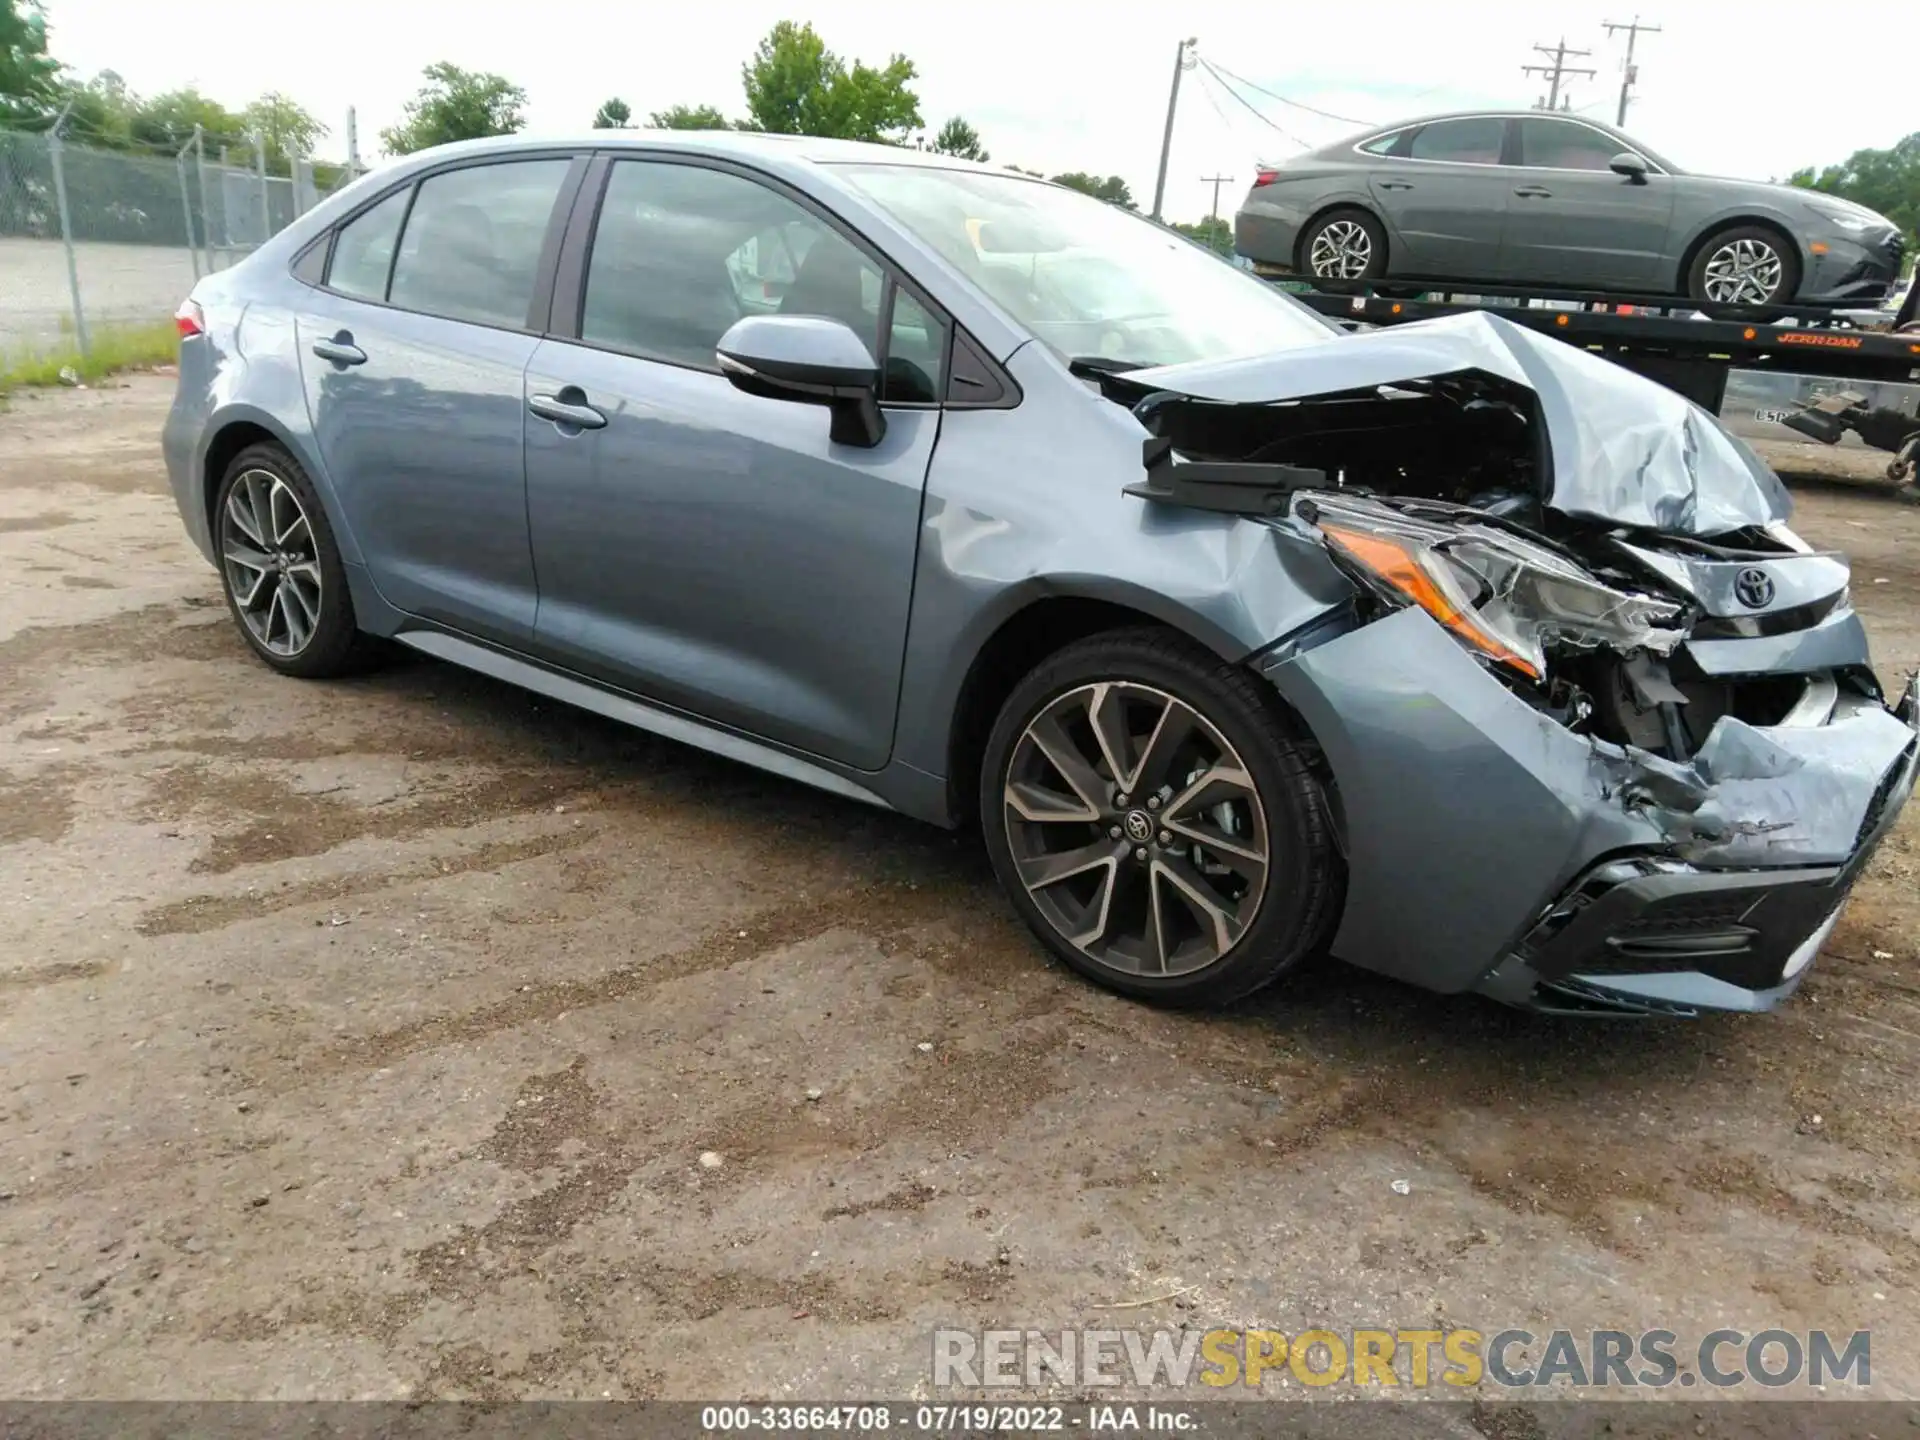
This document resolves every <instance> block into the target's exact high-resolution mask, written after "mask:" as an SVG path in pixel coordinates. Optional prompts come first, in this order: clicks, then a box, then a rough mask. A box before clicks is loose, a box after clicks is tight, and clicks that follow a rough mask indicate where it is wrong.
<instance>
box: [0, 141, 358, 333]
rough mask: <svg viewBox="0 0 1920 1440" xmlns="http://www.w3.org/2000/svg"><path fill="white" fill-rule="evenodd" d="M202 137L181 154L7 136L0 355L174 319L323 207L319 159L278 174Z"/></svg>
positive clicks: (2, 156) (0, 232)
mask: <svg viewBox="0 0 1920 1440" xmlns="http://www.w3.org/2000/svg"><path fill="white" fill-rule="evenodd" d="M209 149H210V147H207V146H205V145H203V144H201V143H199V142H198V141H197V140H195V141H190V142H189V143H188V144H187V146H186V147H185V148H183V149H182V150H181V151H180V152H179V153H178V154H177V155H173V156H167V155H156V154H150V153H144V152H139V151H124V150H106V149H99V148H95V147H93V146H87V145H78V144H75V143H73V142H72V141H70V140H65V139H62V138H61V137H59V136H58V135H56V134H53V133H51V132H38V133H26V132H20V131H7V130H0V357H4V356H5V355H7V354H22V353H27V354H31V353H39V352H47V351H52V350H56V349H66V348H70V347H71V348H81V349H84V348H86V346H87V344H88V343H89V341H90V340H91V338H92V337H93V336H94V335H95V334H103V333H106V332H109V331H112V330H115V329H120V328H126V327H133V326H146V325H153V324H160V323H165V322H167V321H168V319H169V318H170V317H171V316H172V314H173V312H174V309H175V307H177V306H178V305H179V303H180V301H181V300H182V299H184V298H185V297H186V294H187V292H188V291H189V290H191V289H192V288H193V284H194V282H195V280H197V279H198V278H199V277H200V276H201V275H202V274H205V273H207V272H209V271H212V270H219V269H224V268H226V267H227V266H229V265H231V264H233V263H234V262H235V261H237V260H238V259H239V258H240V257H241V256H243V255H245V254H246V253H247V252H248V251H250V250H252V249H253V248H254V247H255V246H257V245H259V244H260V243H261V242H263V241H264V240H266V239H267V237H268V236H270V235H273V234H275V233H276V232H278V231H280V230H282V229H284V228H285V227H286V226H287V225H289V224H291V223H292V221H293V219H294V217H295V216H297V215H299V214H301V213H302V212H303V211H305V210H308V209H310V208H311V207H312V206H313V205H315V204H316V203H318V201H319V199H320V190H319V188H318V187H317V186H316V185H315V183H314V179H313V172H312V169H311V167H310V166H308V165H306V164H304V163H301V162H296V163H295V165H294V167H293V169H294V174H293V175H292V176H291V177H289V176H280V175H268V174H266V173H265V172H264V170H263V168H261V167H260V166H259V165H258V164H256V165H255V166H254V167H252V168H248V167H246V166H244V165H236V164H229V163H222V161H221V159H220V156H219V153H218V152H213V153H209Z"/></svg>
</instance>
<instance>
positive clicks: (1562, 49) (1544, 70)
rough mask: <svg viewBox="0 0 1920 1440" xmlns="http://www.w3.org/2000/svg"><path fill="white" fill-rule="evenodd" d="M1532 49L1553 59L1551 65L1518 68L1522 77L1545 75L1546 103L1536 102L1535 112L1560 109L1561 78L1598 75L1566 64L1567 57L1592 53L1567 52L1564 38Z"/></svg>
mask: <svg viewBox="0 0 1920 1440" xmlns="http://www.w3.org/2000/svg"><path fill="white" fill-rule="evenodd" d="M1533 48H1534V49H1536V50H1538V51H1539V52H1540V53H1541V54H1542V55H1551V56H1552V57H1553V64H1551V65H1522V66H1521V67H1520V71H1521V73H1522V74H1523V75H1545V76H1546V77H1547V98H1546V102H1545V103H1544V104H1540V103H1537V102H1536V104H1535V105H1534V109H1536V110H1558V109H1559V108H1560V81H1561V78H1562V77H1563V76H1567V75H1597V74H1599V73H1600V72H1599V71H1597V70H1587V69H1583V68H1581V67H1580V66H1578V65H1569V64H1567V57H1568V56H1569V55H1573V56H1578V57H1581V58H1585V57H1586V56H1588V55H1591V54H1592V53H1593V52H1592V51H1591V50H1569V49H1568V48H1567V42H1566V37H1565V36H1562V37H1561V40H1560V43H1559V44H1558V45H1554V46H1546V45H1536V46H1534V47H1533Z"/></svg>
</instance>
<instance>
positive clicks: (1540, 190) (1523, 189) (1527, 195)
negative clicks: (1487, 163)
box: [1513, 185, 1553, 200]
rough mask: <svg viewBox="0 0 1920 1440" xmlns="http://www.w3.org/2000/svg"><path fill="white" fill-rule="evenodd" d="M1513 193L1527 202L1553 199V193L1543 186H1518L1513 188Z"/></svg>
mask: <svg viewBox="0 0 1920 1440" xmlns="http://www.w3.org/2000/svg"><path fill="white" fill-rule="evenodd" d="M1513 193H1514V194H1516V195H1519V196H1521V197H1523V198H1524V199H1528V200H1551V199H1552V198H1553V192H1552V191H1551V190H1549V189H1547V188H1546V186H1544V185H1520V186H1517V187H1515V189H1514V192H1513Z"/></svg>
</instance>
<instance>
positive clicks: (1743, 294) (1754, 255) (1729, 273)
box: [1702, 235, 1786, 305]
mask: <svg viewBox="0 0 1920 1440" xmlns="http://www.w3.org/2000/svg"><path fill="white" fill-rule="evenodd" d="M1785 272H1786V266H1785V264H1784V262H1783V261H1782V260H1781V259H1780V252H1779V251H1778V250H1776V249H1775V248H1774V247H1773V245H1772V243H1771V242H1770V241H1767V240H1764V239H1762V238H1761V237H1760V236H1758V235H1743V236H1741V237H1740V238H1738V239H1734V240H1729V241H1727V242H1726V243H1725V244H1723V245H1721V246H1719V247H1718V248H1717V249H1715V250H1713V251H1711V252H1710V253H1709V254H1708V256H1707V263H1706V266H1705V267H1704V270H1703V272H1702V274H1703V277H1704V279H1703V284H1702V288H1703V289H1704V290H1705V291H1706V298H1707V299H1709V300H1712V301H1714V302H1716V303H1717V304H1721V305H1765V304H1766V303H1768V302H1769V301H1770V300H1772V299H1773V298H1774V297H1775V295H1776V294H1777V293H1778V292H1779V289H1780V281H1781V278H1782V276H1783V275H1784V274H1785Z"/></svg>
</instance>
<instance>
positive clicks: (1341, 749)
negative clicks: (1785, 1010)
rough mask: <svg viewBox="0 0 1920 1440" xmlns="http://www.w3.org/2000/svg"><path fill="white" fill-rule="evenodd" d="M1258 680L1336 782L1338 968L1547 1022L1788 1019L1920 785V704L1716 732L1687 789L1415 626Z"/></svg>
mask: <svg viewBox="0 0 1920 1440" xmlns="http://www.w3.org/2000/svg"><path fill="white" fill-rule="evenodd" d="M1261 668H1262V670H1263V672H1264V673H1265V674H1266V675H1267V676H1268V678H1269V679H1270V680H1271V681H1272V683H1273V684H1274V685H1275V686H1276V688H1278V689H1279V691H1280V692H1281V694H1282V696H1283V697H1284V698H1286V699H1287V700H1288V701H1289V703H1291V704H1292V705H1293V706H1294V708H1295V709H1296V710H1298V711H1299V713H1300V714H1301V716H1302V718H1303V719H1304V720H1305V721H1306V723H1307V724H1308V726H1309V727H1310V728H1311V729H1312V731H1313V733H1314V735H1315V738H1316V739H1317V740H1318V741H1319V742H1320V745H1321V748H1322V750H1323V752H1324V754H1325V756H1326V759H1327V763H1328V766H1329V768H1330V769H1331V771H1332V773H1333V779H1334V784H1335V790H1336V804H1337V806H1338V818H1339V822H1340V823H1339V829H1340V834H1341V836H1342V841H1343V844H1344V847H1345V851H1346V858H1347V865H1348V884H1347V901H1346V908H1345V911H1344V913H1343V915H1342V918H1341V923H1340V927H1339V929H1338V931H1337V932H1336V934H1335V937H1334V941H1333V949H1334V952H1335V953H1336V954H1338V955H1340V956H1341V957H1342V958H1344V959H1348V960H1351V961H1353V962H1354V963H1356V964H1359V965H1362V966H1364V967H1366V968H1368V969H1373V970H1378V971H1380V972H1382V973H1384V974H1389V975H1393V976H1395V977H1396V978H1399V979H1403V980H1407V981H1409V982H1411V983H1413V984H1416V985H1421V986H1424V987H1426V988H1428V989H1432V990H1439V991H1443V992H1449V993H1451V992H1457V991H1463V990H1478V991H1480V992H1481V993H1484V994H1487V995H1489V996H1492V997H1493V998H1495V999H1499V1000H1502V1001H1505V1002H1507V1003H1510V1004H1517V1005H1526V1006H1531V1007H1534V1008H1539V1009H1546V1010H1557V1011H1567V1012H1578V1013H1586V1014H1596V1013H1597V1014H1687V1013H1693V1012H1696V1011H1699V1010H1703V1009H1721V1010H1764V1009H1768V1008H1771V1007H1772V1006H1773V1005H1775V1004H1778V1003H1779V1002H1780V1001H1781V1000H1782V999H1784V998H1785V997H1786V996H1788V995H1790V994H1791V993H1792V992H1793V991H1794V989H1795V988H1797V987H1798V985H1799V983H1800V981H1801V979H1802V977H1803V976H1804V975H1805V973H1806V967H1807V965H1808V964H1809V963H1810V962H1811V960H1812V959H1813V957H1814V955H1815V954H1816V953H1817V952H1818V949H1819V945H1820V942H1821V941H1822V940H1824V939H1825V932H1826V931H1827V930H1828V929H1830V927H1831V924H1832V923H1833V922H1834V921H1835V920H1837V918H1838V913H1839V910H1840V907H1841V906H1842V904H1844V902H1845V900H1846V897H1847V894H1848V892H1849V891H1850V890H1851V888H1852V885H1853V882H1854V881H1855V879H1856V878H1857V877H1858V875H1859V873H1860V871H1861V870H1862V869H1863V868H1864V867H1865V865H1866V863H1867V861H1868V859H1869V858H1870V857H1871V855H1872V853H1873V849H1874V847H1875V846H1876V845H1877V844H1878V842H1879V840H1880V839H1881V837H1882V836H1883V835H1884V834H1885V833H1886V831H1887V829H1888V828H1889V827H1890V826H1891V825H1892V824H1893V822H1894V820H1895V819H1896V818H1897V817H1898V815H1899V813H1900V810H1901V807H1902V806H1903V805H1904V804H1905V803H1906V801H1907V798H1908V796H1909V795H1910V794H1911V793H1912V791H1913V788H1914V782H1915V774H1916V769H1920V731H1917V730H1916V725H1917V724H1920V714H1917V713H1916V712H1917V711H1920V698H1917V695H1916V689H1915V685H1914V684H1913V683H1912V682H1910V683H1909V685H1908V686H1907V689H1906V692H1905V693H1904V694H1903V695H1902V697H1901V699H1900V702H1899V704H1898V705H1897V706H1896V707H1895V708H1894V709H1893V710H1891V711H1889V710H1887V709H1884V708H1882V707H1881V706H1879V705H1877V704H1871V705H1863V706H1861V707H1858V708H1857V709H1856V712H1855V713H1854V714H1853V715H1852V716H1851V717H1849V718H1847V719H1845V720H1840V721H1836V722H1834V723H1830V724H1828V725H1825V726H1817V727H1807V728H1805V729H1803V730H1786V729H1761V728H1757V727H1748V726H1741V725H1739V724H1738V722H1726V721H1723V722H1721V723H1722V725H1723V726H1727V727H1728V728H1727V731H1726V739H1727V741H1728V743H1722V744H1719V745H1717V746H1716V745H1715V744H1714V743H1713V737H1711V736H1710V737H1709V744H1708V746H1707V747H1703V749H1702V751H1701V755H1700V756H1699V757H1696V764H1695V766H1693V767H1678V766H1672V765H1669V764H1668V763H1667V762H1664V761H1660V760H1657V759H1656V758H1655V757H1651V756H1645V755H1641V754H1639V753H1637V752H1625V751H1622V750H1620V749H1619V748H1618V747H1614V746H1610V745H1607V744H1605V743H1604V742H1599V741H1595V740H1592V739H1589V738H1587V737H1583V736H1579V735H1575V734H1573V733H1572V732H1570V731H1568V730H1566V729H1565V728H1564V727H1563V726H1561V725H1559V724H1558V723H1557V722H1555V721H1554V720H1553V719H1551V718H1550V717H1548V716H1545V715H1542V714H1540V713H1539V712H1538V711H1536V710H1534V709H1533V708H1532V707H1531V706H1529V705H1527V704H1526V703H1525V702H1524V701H1522V700H1520V699H1519V698H1518V697H1517V696H1515V695H1513V694H1511V693H1510V692H1508V691H1507V690H1506V688H1505V687H1504V686H1502V685H1500V684H1499V683H1498V682H1497V681H1495V680H1493V679H1492V678H1491V677H1489V676H1488V675H1487V674H1486V673H1485V672H1484V671H1483V670H1481V669H1480V667H1479V666H1478V665H1477V664H1476V663H1475V662H1474V661H1473V660H1472V659H1471V658H1469V657H1468V656H1467V655H1466V653H1465V652H1464V650H1463V649H1462V648H1461V647H1460V646H1459V645H1458V644H1457V643H1456V642H1455V641H1454V640H1453V639H1452V638H1451V637H1449V636H1448V635H1447V634H1446V633H1445V632H1444V631H1442V630H1441V629H1440V627H1439V626H1438V625H1436V624H1434V622H1433V621H1432V620H1430V619H1429V618H1428V617H1427V616H1426V615H1425V614H1424V613H1423V612H1420V611H1415V610H1406V611H1401V612H1399V613H1397V614H1394V615H1391V616H1387V617H1385V618H1384V619H1381V620H1378V621H1375V622H1374V623H1373V624H1370V625H1366V626H1363V627H1361V628H1359V629H1357V630H1352V631H1350V632H1348V633H1346V634H1344V635H1341V636H1340V637H1339V638H1337V639H1333V640H1330V641H1327V642H1326V643H1324V644H1321V645H1318V646H1315V647H1313V648H1309V649H1305V650H1294V651H1291V652H1286V653H1282V652H1276V653H1275V658H1274V659H1273V661H1272V662H1270V663H1268V664H1265V665H1262V666H1261ZM1702 776H1704V777H1705V779H1702Z"/></svg>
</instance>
